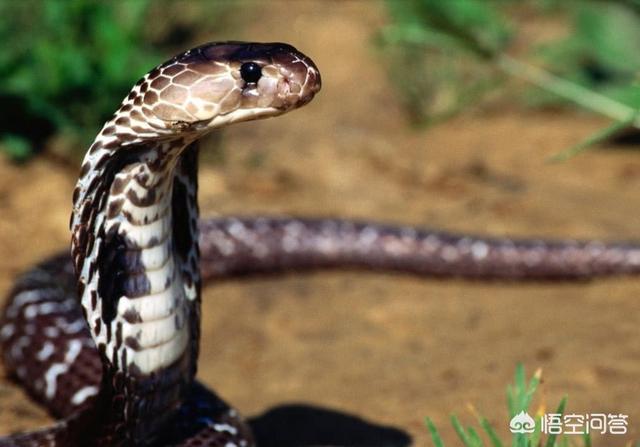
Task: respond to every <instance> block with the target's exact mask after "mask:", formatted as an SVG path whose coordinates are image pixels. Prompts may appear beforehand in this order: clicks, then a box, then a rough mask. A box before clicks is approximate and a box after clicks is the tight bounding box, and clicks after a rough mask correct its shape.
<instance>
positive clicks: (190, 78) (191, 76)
mask: <svg viewBox="0 0 640 447" xmlns="http://www.w3.org/2000/svg"><path fill="white" fill-rule="evenodd" d="M198 79H200V75H199V74H198V73H195V72H193V71H190V70H186V71H184V72H182V73H180V74H179V75H178V76H176V77H175V78H173V83H174V84H178V85H184V86H185V87H188V86H190V85H192V84H193V83H195V82H196V81H197V80H198Z"/></svg>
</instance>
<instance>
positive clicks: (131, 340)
mask: <svg viewBox="0 0 640 447" xmlns="http://www.w3.org/2000/svg"><path fill="white" fill-rule="evenodd" d="M124 344H125V346H128V347H129V348H131V349H133V350H134V351H140V350H141V349H142V346H140V342H139V341H138V340H137V339H136V338H135V337H131V336H129V337H127V338H125V339H124Z"/></svg>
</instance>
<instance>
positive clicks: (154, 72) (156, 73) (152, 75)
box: [147, 68, 160, 80]
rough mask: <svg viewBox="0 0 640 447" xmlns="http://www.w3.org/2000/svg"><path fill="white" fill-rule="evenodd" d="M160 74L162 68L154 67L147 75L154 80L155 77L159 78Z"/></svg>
mask: <svg viewBox="0 0 640 447" xmlns="http://www.w3.org/2000/svg"><path fill="white" fill-rule="evenodd" d="M158 76H160V69H158V68H154V69H153V70H151V72H150V73H149V74H148V75H147V79H150V80H153V79H155V78H157V77H158Z"/></svg>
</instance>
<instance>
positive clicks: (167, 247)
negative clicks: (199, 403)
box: [73, 141, 200, 445]
mask: <svg viewBox="0 0 640 447" xmlns="http://www.w3.org/2000/svg"><path fill="white" fill-rule="evenodd" d="M119 155H121V156H122V154H119ZM107 156H108V157H112V158H109V159H108V160H106V161H104V162H102V163H103V165H104V169H103V170H102V172H101V173H100V176H101V177H94V178H101V182H102V183H95V180H93V179H85V181H84V184H82V185H81V186H82V187H83V188H84V192H85V194H84V197H83V198H82V200H80V201H78V200H76V208H75V210H76V215H74V219H75V220H74V223H76V224H77V225H75V226H74V227H73V230H74V231H73V235H74V236H73V240H74V244H73V254H74V260H76V269H77V270H76V271H77V273H78V285H79V289H80V296H81V304H82V307H83V310H84V313H85V317H86V319H87V321H88V323H89V327H90V329H91V332H92V336H93V339H94V341H95V343H96V346H97V348H98V350H99V352H100V355H101V357H102V359H103V365H104V367H103V383H102V388H101V392H100V393H101V394H100V396H99V398H98V405H99V406H100V408H101V409H100V410H99V411H100V412H101V414H100V415H99V417H100V420H101V421H102V422H101V424H102V426H103V430H102V432H103V434H102V435H100V436H105V435H106V434H107V433H111V434H113V433H118V436H121V437H122V438H124V439H127V440H128V441H130V442H131V443H133V444H136V445H137V444H144V443H146V442H147V441H148V440H149V439H153V437H154V436H155V434H157V433H158V431H159V430H160V428H161V427H162V425H163V424H164V423H165V422H166V420H167V419H168V418H170V417H171V415H172V414H173V412H174V411H175V410H176V409H177V408H178V407H179V405H180V404H181V402H182V401H183V400H184V397H185V394H186V393H187V391H188V388H189V387H190V386H191V383H192V381H193V377H194V376H195V371H196V360H197V351H198V335H199V321H200V318H199V313H200V309H199V306H200V276H199V270H198V265H199V253H198V249H197V244H196V241H197V217H198V209H197V202H196V190H197V184H196V170H197V149H196V148H195V147H189V148H186V144H185V142H184V141H166V142H163V143H161V144H159V145H158V146H156V147H153V148H149V147H146V146H145V147H139V148H132V150H131V151H129V152H128V153H126V155H125V156H124V158H120V159H118V158H115V157H113V156H112V155H111V154H108V155H107ZM96 175H98V174H96ZM81 182H82V180H81ZM92 182H94V183H92ZM87 184H88V186H87ZM92 185H93V188H92V187H91V186H92ZM96 185H99V186H96ZM87 209H88V210H89V211H86V210H87ZM78 212H79V213H80V214H79V215H80V216H81V219H77V215H78V214H77V213H78ZM83 234H86V236H84V235H83ZM83 243H84V244H83ZM79 252H83V253H84V258H83V259H82V260H81V261H80V258H81V255H80V256H79V255H78V253H79ZM109 442H113V441H109Z"/></svg>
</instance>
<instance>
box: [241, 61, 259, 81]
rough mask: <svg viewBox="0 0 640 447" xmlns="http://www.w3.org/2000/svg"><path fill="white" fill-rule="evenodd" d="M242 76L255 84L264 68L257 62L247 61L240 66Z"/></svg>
mask: <svg viewBox="0 0 640 447" xmlns="http://www.w3.org/2000/svg"><path fill="white" fill-rule="evenodd" d="M240 76H242V79H243V80H244V81H245V82H248V83H252V84H253V83H256V82H258V80H259V79H260V77H261V76H262V69H261V68H260V65H258V64H256V63H255V62H245V63H244V64H242V65H241V66H240Z"/></svg>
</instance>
